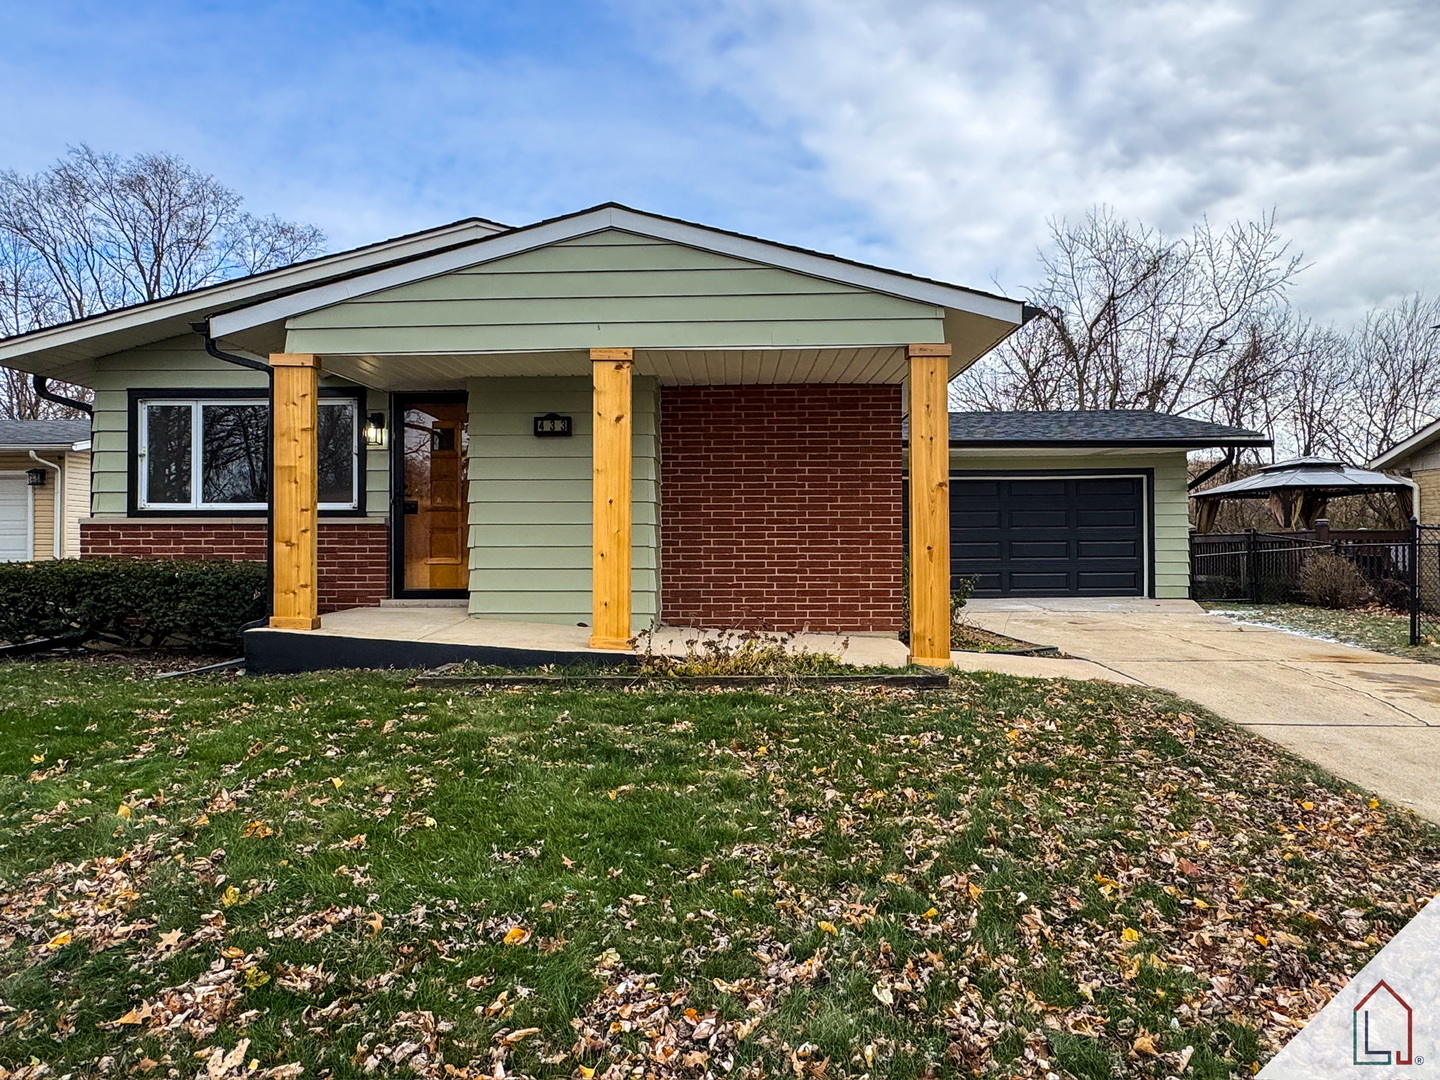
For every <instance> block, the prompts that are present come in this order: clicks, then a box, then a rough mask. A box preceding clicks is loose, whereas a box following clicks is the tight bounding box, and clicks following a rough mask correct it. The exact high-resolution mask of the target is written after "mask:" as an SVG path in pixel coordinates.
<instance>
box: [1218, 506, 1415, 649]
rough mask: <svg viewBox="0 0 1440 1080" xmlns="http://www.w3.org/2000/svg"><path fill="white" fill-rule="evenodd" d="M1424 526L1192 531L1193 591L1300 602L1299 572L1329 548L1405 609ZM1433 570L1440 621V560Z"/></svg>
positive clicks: (1228, 597) (1376, 590) (1384, 599)
mask: <svg viewBox="0 0 1440 1080" xmlns="http://www.w3.org/2000/svg"><path fill="white" fill-rule="evenodd" d="M1426 528H1432V527H1431V526H1417V527H1415V529H1414V530H1405V531H1403V532H1402V531H1395V532H1378V531H1366V530H1362V531H1356V532H1331V531H1330V530H1329V529H1327V528H1325V527H1323V523H1322V524H1321V527H1320V528H1317V529H1315V530H1313V531H1311V532H1306V533H1262V532H1258V531H1256V530H1254V529H1251V530H1250V531H1248V532H1243V533H1196V534H1194V535H1192V536H1191V539H1190V572H1191V582H1192V584H1191V595H1192V596H1194V598H1195V599H1196V600H1250V601H1254V602H1256V603H1284V602H1286V601H1290V600H1301V599H1304V597H1303V596H1302V594H1301V588H1300V572H1301V570H1302V569H1303V568H1304V566H1305V564H1306V563H1307V562H1308V561H1309V560H1310V559H1312V558H1314V557H1315V555H1317V554H1319V553H1322V552H1328V553H1330V554H1334V555H1339V556H1340V557H1342V558H1344V559H1348V560H1349V561H1350V562H1351V563H1353V564H1354V566H1355V567H1356V569H1358V570H1359V571H1360V573H1361V575H1362V576H1363V577H1364V578H1365V580H1366V581H1367V582H1368V583H1369V585H1370V588H1371V589H1372V590H1373V592H1374V593H1375V596H1376V598H1377V599H1378V600H1379V601H1380V602H1381V603H1384V604H1387V605H1389V606H1391V607H1396V608H1400V609H1402V610H1404V609H1406V608H1410V607H1412V606H1413V600H1412V597H1413V595H1414V593H1415V588H1414V584H1413V579H1414V574H1413V572H1412V571H1413V570H1414V568H1415V567H1416V565H1417V559H1416V555H1417V551H1418V546H1417V545H1418V544H1419V541H1418V540H1417V537H1418V533H1419V530H1422V529H1426ZM1433 528H1434V529H1435V537H1434V539H1433V540H1432V544H1433V546H1434V547H1435V549H1436V550H1437V551H1440V526H1434V527H1433ZM1434 569H1435V579H1436V584H1437V588H1436V597H1435V599H1436V619H1437V622H1440V561H1437V562H1436V565H1435V568H1434ZM1437 629H1440V626H1437Z"/></svg>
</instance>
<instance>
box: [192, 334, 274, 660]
mask: <svg viewBox="0 0 1440 1080" xmlns="http://www.w3.org/2000/svg"><path fill="white" fill-rule="evenodd" d="M190 329H191V330H193V331H194V332H195V333H197V334H199V335H200V336H201V337H203V338H204V339H205V351H206V352H207V353H209V354H210V355H211V356H213V357H214V358H215V359H216V360H223V361H225V363H227V364H235V365H236V366H237V367H243V368H248V369H249V370H251V371H263V372H264V373H265V381H266V384H267V387H268V389H267V390H266V398H267V400H268V401H269V405H268V407H267V410H266V415H265V441H266V444H267V445H266V448H265V458H266V460H267V461H268V462H269V463H270V468H269V473H270V475H269V477H268V483H267V490H266V492H265V614H264V615H263V616H261V617H260V618H258V619H255V620H253V621H251V622H248V623H246V624H245V625H244V626H242V627H240V632H241V633H242V634H243V633H244V632H245V631H246V630H254V629H256V628H257V627H261V626H268V625H269V624H270V616H271V615H273V614H275V452H274V447H275V426H274V425H275V369H274V368H272V367H271V366H270V365H269V364H267V363H264V362H263V361H260V360H252V359H251V358H250V357H248V356H239V355H237V354H235V353H227V352H225V351H224V350H222V349H221V348H220V346H219V345H217V344H215V339H214V338H212V337H211V336H210V321H209V320H208V319H207V320H205V321H204V322H194V323H191V324H190Z"/></svg>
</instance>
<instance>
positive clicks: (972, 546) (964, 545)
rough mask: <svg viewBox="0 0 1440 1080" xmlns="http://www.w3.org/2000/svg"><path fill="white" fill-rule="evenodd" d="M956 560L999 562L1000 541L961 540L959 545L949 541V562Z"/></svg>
mask: <svg viewBox="0 0 1440 1080" xmlns="http://www.w3.org/2000/svg"><path fill="white" fill-rule="evenodd" d="M956 559H974V560H979V559H990V560H993V561H995V562H997V563H998V562H999V561H1000V541H999V540H998V539H996V540H976V541H971V540H962V541H960V542H959V543H955V542H954V541H951V544H950V561H951V562H954V561H955V560H956Z"/></svg>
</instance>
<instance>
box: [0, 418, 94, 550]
mask: <svg viewBox="0 0 1440 1080" xmlns="http://www.w3.org/2000/svg"><path fill="white" fill-rule="evenodd" d="M89 512H90V421H88V420H0V562H29V561H31V560H39V559H74V558H78V557H79V556H80V543H81V541H80V519H81V518H83V517H85V516H86V515H88V514H89Z"/></svg>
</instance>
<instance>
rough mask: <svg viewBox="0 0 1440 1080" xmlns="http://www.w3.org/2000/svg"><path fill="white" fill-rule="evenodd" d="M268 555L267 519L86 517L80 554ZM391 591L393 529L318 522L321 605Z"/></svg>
mask: <svg viewBox="0 0 1440 1080" xmlns="http://www.w3.org/2000/svg"><path fill="white" fill-rule="evenodd" d="M98 555H130V556H144V557H146V558H154V559H235V560H244V559H252V560H255V561H257V562H262V561H264V559H265V523H264V522H263V521H256V522H254V523H250V522H245V523H243V524H235V523H232V522H224V523H216V524H213V525H212V524H209V523H207V522H196V521H187V522H169V521H160V520H155V519H149V518H147V519H144V520H141V519H131V520H128V521H84V522H81V523H80V556H81V558H91V557H93V556H98ZM389 595H390V529H389V526H387V525H386V524H385V523H384V522H377V521H323V520H322V521H321V522H320V610H321V611H322V612H323V611H337V610H339V609H340V608H348V607H367V606H370V605H373V604H378V603H379V602H380V601H381V600H383V599H385V598H386V597H388V596H389Z"/></svg>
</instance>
